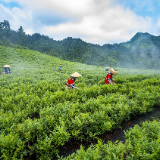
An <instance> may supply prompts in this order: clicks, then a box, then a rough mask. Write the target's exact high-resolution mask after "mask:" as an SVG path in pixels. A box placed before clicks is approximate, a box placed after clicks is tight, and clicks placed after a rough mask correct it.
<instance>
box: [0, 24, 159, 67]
mask: <svg viewBox="0 0 160 160" xmlns="http://www.w3.org/2000/svg"><path fill="white" fill-rule="evenodd" d="M7 24H8V25H9V22H8V23H7ZM0 44H1V45H5V46H14V47H16V48H21V47H23V48H25V47H26V48H28V49H31V50H35V51H39V52H41V53H44V54H48V55H52V56H54V57H57V58H60V59H62V60H67V61H72V62H81V63H84V64H90V65H97V66H103V67H104V66H114V67H122V68H143V69H160V36H153V35H150V34H149V33H140V32H139V33H137V34H136V35H135V36H134V37H132V38H131V40H130V41H128V42H124V43H120V44H116V43H115V44H104V45H103V46H100V45H98V44H91V43H87V42H84V41H83V40H81V39H79V38H72V37H68V38H65V39H63V40H61V41H56V40H54V39H52V38H49V37H48V36H45V35H41V34H39V33H34V34H32V35H27V34H25V31H24V30H23V28H22V27H20V28H19V29H18V31H14V30H11V29H10V26H6V23H3V22H1V23H0Z"/></svg>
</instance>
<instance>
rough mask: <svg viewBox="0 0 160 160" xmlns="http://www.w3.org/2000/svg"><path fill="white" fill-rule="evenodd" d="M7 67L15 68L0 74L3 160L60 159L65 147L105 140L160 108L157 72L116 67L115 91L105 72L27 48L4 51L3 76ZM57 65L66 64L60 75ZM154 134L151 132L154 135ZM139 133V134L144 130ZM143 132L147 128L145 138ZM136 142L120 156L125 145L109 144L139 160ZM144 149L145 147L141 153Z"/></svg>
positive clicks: (1, 53) (0, 62)
mask: <svg viewBox="0 0 160 160" xmlns="http://www.w3.org/2000/svg"><path fill="white" fill-rule="evenodd" d="M6 63H7V64H9V65H10V66H11V74H8V75H0V102H1V103H0V124H1V125H0V157H1V159H22V160H28V159H30V160H39V159H48V160H51V159H53V158H55V157H57V159H58V157H59V156H58V154H59V151H60V149H61V148H62V146H65V144H66V143H67V144H68V145H69V146H72V143H75V142H77V141H78V142H79V143H81V142H85V143H88V144H89V143H90V142H92V141H93V140H97V139H100V138H99V137H100V136H101V135H106V137H107V135H108V133H109V132H112V131H113V130H114V129H118V128H120V127H121V125H122V123H123V122H125V121H128V120H130V119H132V118H133V117H136V116H140V115H144V114H145V113H148V112H151V111H153V110H154V108H155V107H156V106H159V105H160V94H159V93H160V86H159V83H160V76H159V73H160V71H159V70H141V69H137V70H134V69H124V68H118V67H117V68H116V69H117V70H118V73H119V74H118V75H117V76H114V79H115V80H116V82H117V84H115V85H113V86H112V85H104V79H105V76H106V74H107V73H106V72H105V71H104V69H105V68H104V67H101V66H93V65H86V64H82V63H77V62H69V61H64V60H60V59H58V58H55V57H53V56H49V55H46V54H43V53H40V52H37V51H33V50H29V49H17V48H12V47H6V46H0V66H1V67H0V70H1V71H2V72H3V66H4V65H5V64H6ZM59 65H63V67H62V71H61V72H60V71H57V69H58V67H59ZM111 67H112V66H111ZM75 71H77V72H79V73H80V74H82V77H79V78H77V80H76V85H75V86H77V87H79V89H78V90H66V89H65V84H66V82H67V79H68V78H69V76H70V74H72V73H73V72H75ZM151 125H152V124H151ZM156 125H157V126H158V125H159V124H158V123H154V124H153V125H152V128H155V130H156V131H157V132H158V131H159V130H158V128H157V127H156ZM142 130H143V128H142ZM151 131H152V129H151V130H149V131H148V130H147V133H149V134H150V135H152V132H151ZM130 132H131V131H130ZM136 132H137V134H139V133H140V132H141V130H136ZM144 132H145V129H144V131H143V135H144ZM134 133H135V132H134V130H133V134H134ZM147 133H146V134H147ZM133 136H134V135H133ZM147 138H148V141H147ZM145 140H146V141H145V145H146V146H147V147H148V148H149V147H150V148H154V150H145V153H146V154H147V156H149V155H151V156H152V153H153V154H154V156H157V154H158V150H156V148H157V147H156V144H155V143H152V142H154V140H155V139H154V138H152V139H151V138H150V137H147V135H146V136H145ZM157 141H159V139H157ZM130 142H131V140H130V139H128V140H127V143H126V144H125V147H126V148H128V147H131V145H130V144H131V143H130ZM132 142H133V143H132V145H133V146H132V148H130V150H125V151H123V152H118V153H117V152H116V151H117V150H112V149H113V148H116V146H119V145H120V146H123V145H122V144H121V143H118V142H117V143H118V145H114V144H113V145H111V146H110V145H109V146H110V147H111V148H110V147H109V150H112V152H111V153H113V154H116V155H117V157H120V156H121V154H124V155H123V156H121V157H124V156H125V157H126V158H127V157H128V158H130V157H131V156H132V157H133V156H134V157H136V156H141V155H137V154H136V153H134V150H135V148H134V143H135V142H137V141H136V138H134V139H132ZM100 145H101V146H102V144H100ZM127 145H128V146H127ZM79 147H80V146H77V148H79ZM123 148H124V147H123ZM89 150H90V148H89ZM141 150H143V146H140V147H139V148H138V152H137V153H141ZM90 151H91V150H90ZM101 151H102V150H101ZM99 152H100V151H99ZM84 154H85V153H84ZM100 154H101V153H100ZM105 154H107V155H106V156H108V159H111V158H112V155H110V154H108V153H105ZM73 156H74V155H73ZM75 156H76V155H75ZM82 156H84V155H82ZM98 156H99V155H98ZM69 159H71V157H70V158H68V160H69Z"/></svg>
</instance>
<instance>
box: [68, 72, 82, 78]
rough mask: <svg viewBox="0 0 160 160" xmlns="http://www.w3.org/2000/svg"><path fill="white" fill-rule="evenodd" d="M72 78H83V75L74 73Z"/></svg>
mask: <svg viewBox="0 0 160 160" xmlns="http://www.w3.org/2000/svg"><path fill="white" fill-rule="evenodd" d="M71 76H72V77H75V78H77V77H82V75H81V74H79V73H78V72H74V73H73V74H71Z"/></svg>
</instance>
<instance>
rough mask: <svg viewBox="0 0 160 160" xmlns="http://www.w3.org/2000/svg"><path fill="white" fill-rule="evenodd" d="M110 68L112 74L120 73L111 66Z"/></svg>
mask: <svg viewBox="0 0 160 160" xmlns="http://www.w3.org/2000/svg"><path fill="white" fill-rule="evenodd" d="M109 70H110V72H111V73H112V74H114V75H118V72H117V71H116V70H115V69H113V68H109Z"/></svg>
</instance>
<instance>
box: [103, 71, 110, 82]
mask: <svg viewBox="0 0 160 160" xmlns="http://www.w3.org/2000/svg"><path fill="white" fill-rule="evenodd" d="M110 80H112V74H111V73H108V74H107V76H106V78H105V80H104V82H105V83H109V81H110Z"/></svg>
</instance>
